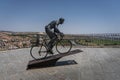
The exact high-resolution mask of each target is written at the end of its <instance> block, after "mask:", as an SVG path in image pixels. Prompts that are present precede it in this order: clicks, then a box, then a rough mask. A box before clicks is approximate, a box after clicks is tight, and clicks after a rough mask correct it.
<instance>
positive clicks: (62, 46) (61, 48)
mask: <svg viewBox="0 0 120 80" xmlns="http://www.w3.org/2000/svg"><path fill="white" fill-rule="evenodd" d="M57 37H58V38H57V40H56V41H55V44H54V49H53V52H54V54H55V53H58V54H62V53H66V54H67V53H69V52H70V50H71V48H72V43H71V41H70V40H68V39H64V35H63V36H60V35H59V34H57ZM39 39H40V41H39ZM39 39H37V42H36V45H32V46H31V49H30V55H31V56H32V58H34V59H41V58H46V57H47V56H52V55H54V54H50V53H49V52H47V51H48V50H47V49H48V40H49V39H47V36H45V35H44V36H40V38H39Z"/></svg>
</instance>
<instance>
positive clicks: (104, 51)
mask: <svg viewBox="0 0 120 80" xmlns="http://www.w3.org/2000/svg"><path fill="white" fill-rule="evenodd" d="M74 49H75V48H74ZM81 50H83V52H81V53H79V54H75V55H71V56H66V57H64V58H61V59H60V60H59V61H60V65H58V66H55V67H48V68H40V69H31V70H26V68H27V64H28V62H29V60H32V58H31V56H30V54H29V49H19V50H11V51H1V52H0V80H120V49H119V48H82V49H81ZM69 60H74V61H76V62H77V64H74V65H66V64H65V62H68V61H69ZM57 64H58V63H57Z"/></svg>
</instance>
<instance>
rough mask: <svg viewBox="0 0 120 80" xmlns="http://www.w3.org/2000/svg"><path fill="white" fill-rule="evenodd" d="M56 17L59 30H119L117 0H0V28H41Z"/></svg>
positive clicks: (28, 29)
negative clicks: (59, 21) (63, 20)
mask: <svg viewBox="0 0 120 80" xmlns="http://www.w3.org/2000/svg"><path fill="white" fill-rule="evenodd" d="M59 17H63V18H65V22H64V24H63V25H61V26H59V29H60V30H61V31H62V32H63V33H72V34H81V33H120V0H0V30H7V31H20V32H23V31H33V32H36V31H37V32H44V26H45V25H47V24H48V23H49V22H51V21H52V20H57V19H59Z"/></svg>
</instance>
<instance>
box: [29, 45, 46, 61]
mask: <svg viewBox="0 0 120 80" xmlns="http://www.w3.org/2000/svg"><path fill="white" fill-rule="evenodd" d="M30 55H31V56H32V58H33V59H41V58H44V57H46V56H47V52H46V47H45V46H43V45H40V46H32V47H31V49H30Z"/></svg>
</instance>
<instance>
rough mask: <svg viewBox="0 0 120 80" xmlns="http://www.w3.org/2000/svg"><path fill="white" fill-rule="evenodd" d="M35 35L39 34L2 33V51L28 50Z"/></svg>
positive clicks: (0, 44)
mask: <svg viewBox="0 0 120 80" xmlns="http://www.w3.org/2000/svg"><path fill="white" fill-rule="evenodd" d="M28 34H29V35H28ZM35 34H37V33H34V32H33V33H32V32H31V33H28V32H24V33H23V32H10V31H0V51H1V50H11V49H18V48H28V47H30V46H31V43H30V41H31V40H32V39H33V37H34V35H35Z"/></svg>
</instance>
